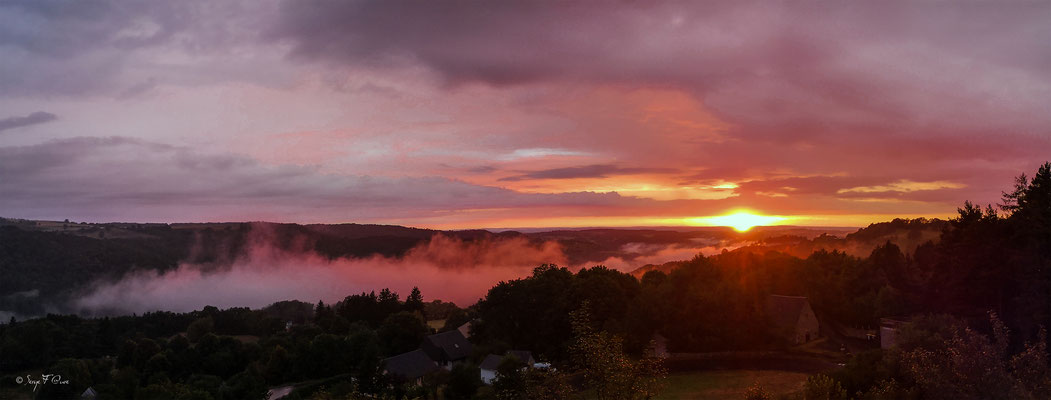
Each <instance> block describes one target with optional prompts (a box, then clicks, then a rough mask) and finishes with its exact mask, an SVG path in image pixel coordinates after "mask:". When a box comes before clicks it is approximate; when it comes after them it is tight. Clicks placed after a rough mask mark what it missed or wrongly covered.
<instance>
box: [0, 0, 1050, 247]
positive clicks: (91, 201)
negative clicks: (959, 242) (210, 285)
mask: <svg viewBox="0 0 1051 400" xmlns="http://www.w3.org/2000/svg"><path fill="white" fill-rule="evenodd" d="M1048 19H1051V6H1049V5H1047V4H1042V3H1015V4H997V5H992V4H982V3H956V4H946V3H915V2H896V1H891V2H881V3H870V4H856V3H843V4H816V3H815V4H783V3H769V2H721V1H720V2H703V3H697V2H679V1H667V2H651V3H637V2H614V3H608V4H604V5H603V6H602V7H595V6H593V5H586V4H571V3H560V4H550V3H533V2H523V3H504V2H487V3H480V4H479V3H473V2H459V1H449V2H426V3H420V2H410V1H355V2H343V1H315V2H307V3H303V2H294V1H277V0H270V1H261V2H255V1H253V2H240V1H233V2H223V3H220V4H214V3H210V2H197V1H187V2H176V3H165V4H156V3H133V4H129V3H126V2H118V1H89V2H78V3H77V4H74V5H71V4H68V2H60V1H54V2H52V1H16V2H7V3H4V4H2V5H0V55H2V57H0V76H3V77H12V78H13V79H0V108H2V109H4V110H10V111H8V112H7V113H8V115H12V116H13V117H10V118H7V119H2V120H0V131H2V132H3V136H2V137H3V140H2V141H0V156H2V157H0V178H2V179H0V189H2V190H4V193H5V196H4V197H3V198H0V214H2V215H5V216H13V217H26V218H60V217H61V218H65V217H71V218H75V219H81V220H83V219H88V220H112V219H122V220H127V219H136V220H193V221H201V220H237V219H270V220H280V221H296V222H337V221H363V222H388V223H405V224H411V225H425V226H434V227H470V226H474V227H477V226H492V227H498V226H537V225H580V224H589V225H632V224H636V225H641V224H657V223H660V224H670V223H674V222H675V221H683V220H687V219H689V218H692V217H697V216H705V215H713V214H720V213H724V212H726V211H728V210H730V209H734V208H738V207H744V208H751V209H755V210H758V211H760V212H764V213H768V214H777V215H789V216H793V215H794V216H799V217H800V218H802V219H801V220H800V221H809V222H812V223H818V222H819V223H822V224H833V225H837V224H838V225H856V224H864V223H867V222H869V221H872V220H876V219H881V218H884V217H886V216H894V215H900V216H947V215H951V214H952V212H953V210H954V209H955V207H956V206H958V205H959V204H960V203H962V202H963V201H964V200H973V201H977V202H979V203H990V202H995V201H996V200H997V198H998V196H999V194H1000V192H1001V191H1002V190H1004V189H1005V188H1006V186H1008V185H1010V182H1011V178H1012V177H1013V176H1015V175H1017V174H1019V173H1022V172H1027V171H1030V170H1032V169H1033V168H1034V167H1035V166H1036V165H1038V163H1041V162H1043V161H1046V159H1047V157H1048V155H1047V154H1048V152H1047V149H1051V114H1048V113H1047V112H1046V104H1048V102H1049V101H1051V72H1049V71H1051V50H1048V48H1047V46H1046V43H1048V42H1051V25H1049V24H1047V23H1046V21H1047V20H1048ZM39 110H48V112H47V113H44V112H40V111H39ZM51 113H54V114H51ZM54 115H61V116H62V118H61V119H56V118H55V117H54ZM43 122H47V123H46V124H44V123H43ZM29 125H34V126H33V128H32V135H29V134H22V133H23V132H29V130H28V129H24V130H23V129H18V130H15V128H23V127H26V126H29ZM806 218H809V219H806Z"/></svg>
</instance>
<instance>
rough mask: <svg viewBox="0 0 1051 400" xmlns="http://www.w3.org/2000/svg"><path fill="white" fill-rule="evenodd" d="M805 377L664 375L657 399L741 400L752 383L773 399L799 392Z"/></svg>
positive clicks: (743, 372)
mask: <svg viewBox="0 0 1051 400" xmlns="http://www.w3.org/2000/svg"><path fill="white" fill-rule="evenodd" d="M806 378H807V374H804V373H800V372H787V371H761V370H728V371H696V372H678V373H672V374H669V375H668V380H667V381H666V386H665V387H664V390H663V391H662V392H661V394H660V395H659V396H657V397H656V398H657V399H696V400H708V399H712V400H714V399H719V400H723V399H730V400H734V399H744V395H745V392H746V391H747V390H748V388H750V387H752V385H754V384H755V383H756V382H758V383H759V384H760V385H762V386H763V388H764V389H766V391H767V392H768V393H770V394H772V395H773V396H775V398H776V396H778V395H782V394H789V393H795V392H799V391H801V390H802V388H803V382H805V381H806Z"/></svg>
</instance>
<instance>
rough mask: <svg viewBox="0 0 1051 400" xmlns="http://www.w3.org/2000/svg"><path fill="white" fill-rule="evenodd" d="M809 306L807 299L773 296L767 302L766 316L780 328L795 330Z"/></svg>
mask: <svg viewBox="0 0 1051 400" xmlns="http://www.w3.org/2000/svg"><path fill="white" fill-rule="evenodd" d="M808 304H810V303H809V302H808V301H807V298H806V297H802V296H780V295H776V294H772V295H770V297H769V298H767V301H766V315H767V316H769V317H770V320H771V321H773V322H774V325H776V326H777V327H779V328H782V329H795V327H796V324H798V323H799V315H800V314H801V313H802V312H803V309H804V308H805V307H806V306H807V305H808Z"/></svg>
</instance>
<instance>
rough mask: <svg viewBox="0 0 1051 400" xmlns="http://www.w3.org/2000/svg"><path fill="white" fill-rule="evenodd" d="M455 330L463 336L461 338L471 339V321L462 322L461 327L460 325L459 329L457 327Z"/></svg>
mask: <svg viewBox="0 0 1051 400" xmlns="http://www.w3.org/2000/svg"><path fill="white" fill-rule="evenodd" d="M456 330H458V331H460V334H461V335H463V337H465V338H470V337H471V321H467V322H464V323H463V325H460V326H459V327H457V328H456Z"/></svg>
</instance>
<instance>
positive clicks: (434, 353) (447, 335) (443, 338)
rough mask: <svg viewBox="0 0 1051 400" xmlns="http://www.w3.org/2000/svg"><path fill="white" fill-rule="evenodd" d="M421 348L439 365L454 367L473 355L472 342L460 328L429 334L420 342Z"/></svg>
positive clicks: (447, 367)
mask: <svg viewBox="0 0 1051 400" xmlns="http://www.w3.org/2000/svg"><path fill="white" fill-rule="evenodd" d="M420 349H422V350H423V351H424V352H425V353H427V356H429V357H430V358H431V360H433V361H434V362H436V363H437V364H438V366H440V367H442V368H445V369H452V366H453V365H455V364H458V363H461V362H463V361H464V360H466V359H467V357H468V356H470V355H471V342H468V341H467V338H466V337H464V336H463V334H462V333H460V331H459V330H452V331H448V332H442V333H436V334H434V335H430V336H427V337H426V338H424V339H423V343H421V344H420Z"/></svg>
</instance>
